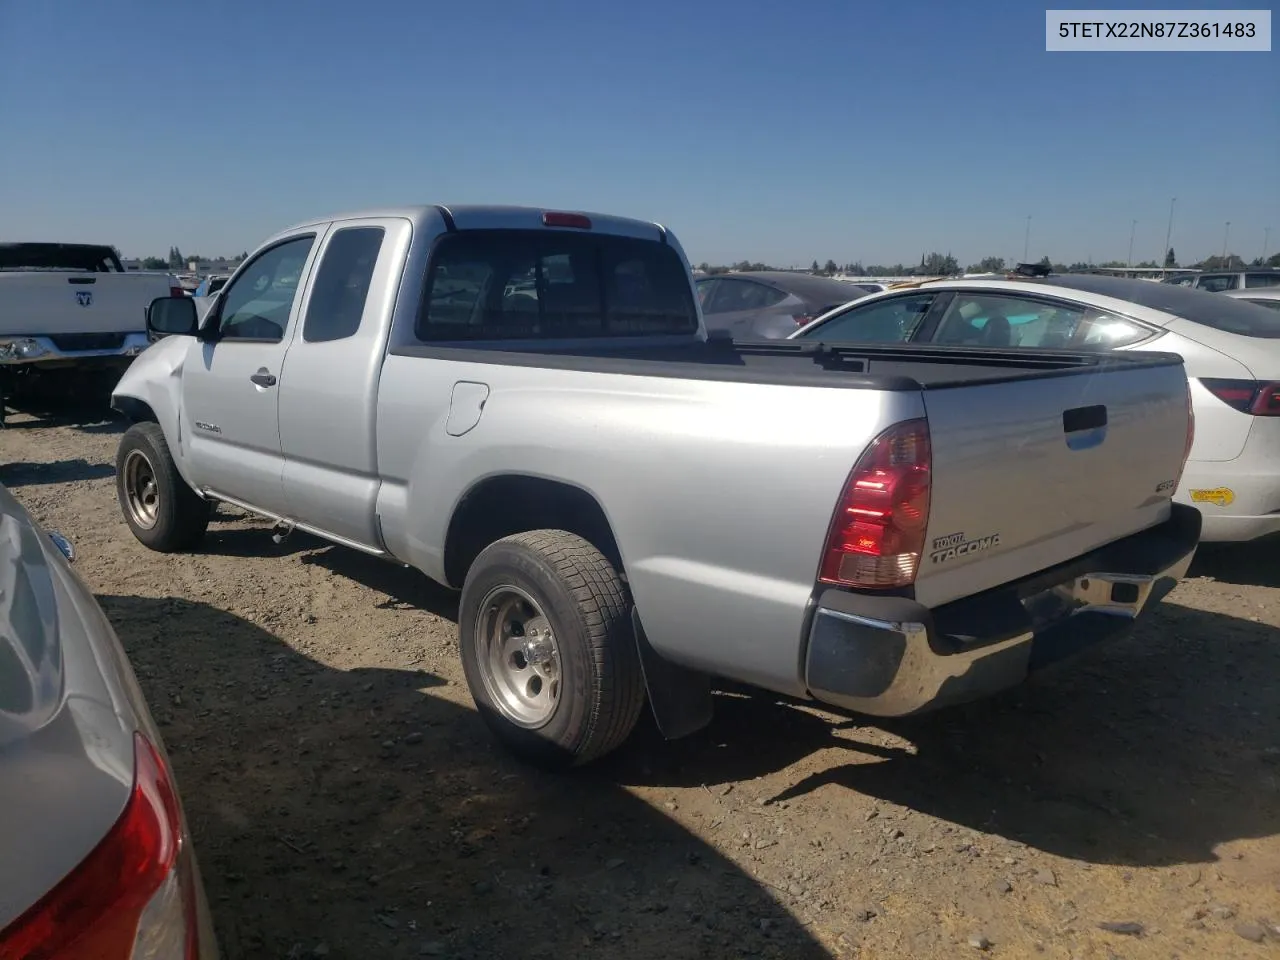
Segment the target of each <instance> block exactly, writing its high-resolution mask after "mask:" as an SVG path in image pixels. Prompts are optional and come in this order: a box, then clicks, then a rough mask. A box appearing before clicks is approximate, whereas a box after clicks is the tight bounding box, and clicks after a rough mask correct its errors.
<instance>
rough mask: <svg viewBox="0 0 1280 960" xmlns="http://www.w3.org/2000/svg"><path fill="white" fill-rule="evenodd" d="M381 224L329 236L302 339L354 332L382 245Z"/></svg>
mask: <svg viewBox="0 0 1280 960" xmlns="http://www.w3.org/2000/svg"><path fill="white" fill-rule="evenodd" d="M385 233H386V231H384V230H383V229H382V227H347V228H346V229H343V230H338V231H337V232H335V233H334V234H333V236H332V237H330V238H329V242H328V244H327V245H326V246H325V250H324V256H323V257H322V258H321V260H320V266H319V268H318V269H317V271H316V279H315V283H314V284H313V286H312V288H311V299H310V300H309V301H308V302H307V314H306V316H305V317H304V318H303V321H302V339H303V340H305V341H306V342H307V343H323V342H325V341H328V340H343V339H345V338H346V337H351V336H355V333H356V331H357V330H359V329H360V318H361V317H362V316H363V315H364V302H365V299H366V298H367V297H368V295H369V282H370V281H371V280H372V279H373V268H374V265H375V264H376V263H377V262H378V251H379V250H381V249H382V238H383V236H384V235H385Z"/></svg>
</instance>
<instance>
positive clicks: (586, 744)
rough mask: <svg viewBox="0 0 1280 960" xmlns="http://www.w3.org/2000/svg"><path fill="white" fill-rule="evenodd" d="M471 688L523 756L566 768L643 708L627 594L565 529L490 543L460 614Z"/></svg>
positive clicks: (625, 731)
mask: <svg viewBox="0 0 1280 960" xmlns="http://www.w3.org/2000/svg"><path fill="white" fill-rule="evenodd" d="M458 638H459V645H460V647H461V653H462V668H463V671H464V672H465V674H466V677H467V686H468V687H469V688H470V690H471V696H472V698H473V699H474V700H475V703H476V708H477V709H478V710H479V712H480V716H481V717H482V718H483V719H484V721H485V723H486V724H487V725H488V726H489V728H490V730H492V731H493V733H494V734H495V735H496V736H497V737H498V739H499V740H501V741H502V742H503V743H504V744H505V745H506V746H507V747H508V748H509V749H510V750H511V751H512V752H513V753H515V754H516V755H517V756H519V757H520V758H521V759H524V760H526V761H529V762H531V763H534V764H536V765H538V766H541V767H546V768H551V769H564V768H566V767H573V766H580V765H582V764H585V763H589V762H591V761H592V760H596V759H598V758H600V757H602V756H604V755H605V754H607V753H609V752H610V751H612V750H614V749H616V748H617V747H618V746H620V745H621V744H622V743H623V741H625V740H626V739H627V737H628V736H629V735H630V734H631V731H632V730H633V729H634V728H635V725H636V721H637V720H638V719H639V717H640V711H641V709H642V708H643V706H644V690H645V688H644V676H643V673H642V671H641V666H640V656H639V652H638V651H637V649H636V643H635V637H634V634H633V632H632V626H631V602H630V597H629V596H628V593H627V589H626V586H625V584H623V582H622V579H621V577H619V576H618V572H617V571H616V570H615V569H614V567H613V565H612V564H611V563H610V562H609V561H608V560H607V559H605V557H604V555H603V554H602V553H601V552H600V551H599V550H597V549H596V548H595V547H594V546H592V545H591V544H590V543H589V542H588V541H586V540H584V539H583V538H582V537H579V536H577V535H576V534H572V533H568V532H566V531H564V530H533V531H530V532H527V533H518V534H514V535H513V536H510V537H506V538H504V539H502V540H499V541H497V542H496V543H493V544H490V545H489V546H488V547H486V548H485V549H484V550H483V551H482V552H481V553H480V555H479V556H478V557H477V558H476V560H475V562H474V563H473V564H472V565H471V569H470V570H469V571H468V572H467V578H466V582H465V583H464V584H463V587H462V598H461V602H460V604H459V611H458Z"/></svg>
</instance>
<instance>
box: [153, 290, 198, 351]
mask: <svg viewBox="0 0 1280 960" xmlns="http://www.w3.org/2000/svg"><path fill="white" fill-rule="evenodd" d="M198 330H199V319H198V317H197V315H196V303H195V301H194V300H192V299H191V298H190V297H186V296H183V297H156V298H155V299H154V300H152V301H151V305H150V306H149V307H147V339H148V340H150V341H151V342H152V343H154V342H155V341H157V340H161V339H163V338H164V337H173V336H180V337H194V336H195V335H196V332H197V331H198Z"/></svg>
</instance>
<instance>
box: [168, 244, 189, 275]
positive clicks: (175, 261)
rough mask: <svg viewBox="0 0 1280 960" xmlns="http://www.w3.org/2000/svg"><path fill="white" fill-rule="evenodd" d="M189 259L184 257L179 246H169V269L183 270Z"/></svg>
mask: <svg viewBox="0 0 1280 960" xmlns="http://www.w3.org/2000/svg"><path fill="white" fill-rule="evenodd" d="M186 265H187V261H185V260H183V259H182V251H181V250H179V249H178V248H177V247H170V248H169V269H170V270H183V269H185V268H186Z"/></svg>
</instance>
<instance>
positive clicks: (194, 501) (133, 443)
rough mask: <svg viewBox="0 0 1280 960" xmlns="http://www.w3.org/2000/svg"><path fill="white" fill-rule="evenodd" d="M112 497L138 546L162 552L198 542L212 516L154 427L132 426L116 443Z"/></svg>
mask: <svg viewBox="0 0 1280 960" xmlns="http://www.w3.org/2000/svg"><path fill="white" fill-rule="evenodd" d="M116 496H117V498H118V499H119V501H120V512H121V513H123V514H124V519H125V523H127V524H128V525H129V529H130V530H132V531H133V535H134V536H135V537H137V538H138V542H139V543H141V544H142V545H143V546H146V547H150V548H151V549H152V550H156V551H159V552H160V553H175V552H178V551H182V550H188V549H190V548H191V547H193V546H195V545H196V544H197V543H199V541H200V538H201V537H203V536H204V532H205V530H206V529H207V528H208V526H209V518H210V516H211V515H212V513H213V510H212V504H211V503H210V502H209V501H208V500H205V499H204V498H203V497H201V496H200V495H199V494H198V493H196V492H195V491H194V490H192V489H191V488H190V487H189V486H187V482H186V481H185V480H183V479H182V475H181V474H180V473H178V468H177V466H176V465H175V464H174V462H173V456H172V455H171V454H170V453H169V444H168V443H167V442H166V441H165V438H164V431H162V430H161V429H160V425H159V424H157V423H135V424H134V425H133V426H132V427H130V428H129V429H128V430H126V431H125V434H124V436H123V437H121V438H120V446H119V447H118V448H117V450H116Z"/></svg>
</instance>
